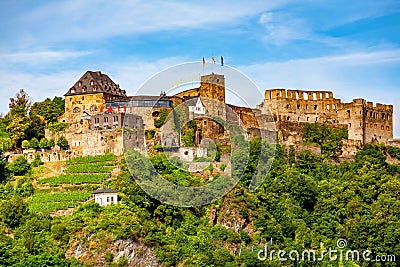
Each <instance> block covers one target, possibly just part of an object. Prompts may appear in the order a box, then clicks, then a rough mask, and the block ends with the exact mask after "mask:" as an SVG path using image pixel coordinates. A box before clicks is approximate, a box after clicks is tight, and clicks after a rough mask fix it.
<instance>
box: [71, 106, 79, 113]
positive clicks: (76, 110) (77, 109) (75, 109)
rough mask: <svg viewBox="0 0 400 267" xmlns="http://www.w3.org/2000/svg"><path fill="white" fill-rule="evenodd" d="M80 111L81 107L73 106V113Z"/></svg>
mask: <svg viewBox="0 0 400 267" xmlns="http://www.w3.org/2000/svg"><path fill="white" fill-rule="evenodd" d="M80 111H81V109H80V108H78V107H76V108H74V110H73V112H74V113H79V112H80Z"/></svg>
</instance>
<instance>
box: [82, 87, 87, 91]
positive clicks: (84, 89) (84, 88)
mask: <svg viewBox="0 0 400 267" xmlns="http://www.w3.org/2000/svg"><path fill="white" fill-rule="evenodd" d="M86 89H87V88H86V85H84V86H83V87H82V93H84V92H86Z"/></svg>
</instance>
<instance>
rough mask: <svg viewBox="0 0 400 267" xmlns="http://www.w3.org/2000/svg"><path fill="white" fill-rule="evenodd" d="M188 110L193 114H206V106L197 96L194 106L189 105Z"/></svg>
mask: <svg viewBox="0 0 400 267" xmlns="http://www.w3.org/2000/svg"><path fill="white" fill-rule="evenodd" d="M189 112H193V113H194V114H200V115H204V114H206V107H205V106H204V105H203V103H202V102H201V100H200V97H198V98H197V102H196V105H195V106H189Z"/></svg>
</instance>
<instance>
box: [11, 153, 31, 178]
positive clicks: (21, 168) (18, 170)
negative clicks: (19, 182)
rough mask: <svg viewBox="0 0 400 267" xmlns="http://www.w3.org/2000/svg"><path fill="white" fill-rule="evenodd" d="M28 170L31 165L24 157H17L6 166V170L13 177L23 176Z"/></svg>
mask: <svg viewBox="0 0 400 267" xmlns="http://www.w3.org/2000/svg"><path fill="white" fill-rule="evenodd" d="M30 168H31V165H30V164H29V162H28V160H27V159H26V158H25V157H24V156H19V157H18V158H16V159H15V160H14V162H12V163H9V164H8V169H9V170H10V172H12V173H13V174H15V175H24V174H25V173H27V172H28V171H29V170H30Z"/></svg>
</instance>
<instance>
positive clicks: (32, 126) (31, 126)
mask: <svg viewBox="0 0 400 267" xmlns="http://www.w3.org/2000/svg"><path fill="white" fill-rule="evenodd" d="M24 121H25V124H26V129H25V137H26V138H27V139H32V138H33V137H36V138H37V139H41V138H42V137H44V129H45V126H46V121H45V119H44V118H43V117H41V116H38V115H35V114H31V115H29V116H28V117H26V118H25V120H24Z"/></svg>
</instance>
